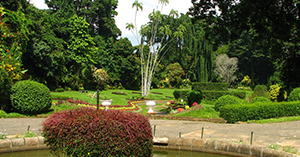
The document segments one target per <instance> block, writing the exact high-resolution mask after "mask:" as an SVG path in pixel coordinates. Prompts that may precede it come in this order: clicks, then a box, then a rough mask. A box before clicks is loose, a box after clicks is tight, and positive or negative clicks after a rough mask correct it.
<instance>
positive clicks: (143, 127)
mask: <svg viewBox="0 0 300 157" xmlns="http://www.w3.org/2000/svg"><path fill="white" fill-rule="evenodd" d="M42 131H43V133H42V134H43V137H45V140H46V143H47V145H49V146H50V148H51V151H52V153H54V154H57V153H64V154H66V155H67V156H88V155H89V156H141V157H144V156H151V154H152V147H153V137H152V131H151V125H150V123H149V120H148V118H147V117H145V116H142V115H140V114H136V113H130V112H122V111H116V110H108V111H104V110H96V109H94V108H88V107H83V108H77V109H75V110H64V111H61V112H55V113H53V114H52V115H50V116H49V117H48V118H47V119H46V120H45V121H44V123H43V130H42Z"/></svg>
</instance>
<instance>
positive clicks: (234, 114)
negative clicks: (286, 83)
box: [220, 101, 300, 123]
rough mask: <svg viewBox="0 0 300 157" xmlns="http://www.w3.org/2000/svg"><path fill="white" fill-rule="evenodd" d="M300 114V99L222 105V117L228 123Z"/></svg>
mask: <svg viewBox="0 0 300 157" xmlns="http://www.w3.org/2000/svg"><path fill="white" fill-rule="evenodd" d="M298 115H300V101H295V102H276V103H254V104H242V105H226V106H223V107H220V117H222V118H224V119H225V120H227V122H228V123H234V122H238V121H244V122H245V121H247V120H260V119H269V118H277V117H285V116H298Z"/></svg>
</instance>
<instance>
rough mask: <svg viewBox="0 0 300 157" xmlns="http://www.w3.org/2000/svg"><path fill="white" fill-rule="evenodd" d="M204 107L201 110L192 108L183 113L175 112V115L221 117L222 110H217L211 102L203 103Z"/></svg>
mask: <svg viewBox="0 0 300 157" xmlns="http://www.w3.org/2000/svg"><path fill="white" fill-rule="evenodd" d="M202 105H203V109H201V110H191V111H186V112H182V113H177V114H174V115H173V116H181V117H194V118H220V117H219V115H220V112H217V111H215V110H214V109H213V107H214V105H211V104H202Z"/></svg>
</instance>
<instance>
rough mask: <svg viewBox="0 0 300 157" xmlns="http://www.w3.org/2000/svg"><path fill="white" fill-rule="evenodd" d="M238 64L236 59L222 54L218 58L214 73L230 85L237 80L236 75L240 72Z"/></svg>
mask: <svg viewBox="0 0 300 157" xmlns="http://www.w3.org/2000/svg"><path fill="white" fill-rule="evenodd" d="M237 63H238V59H237V58H236V57H233V58H229V57H228V56H227V54H221V55H219V56H218V57H217V58H216V61H215V66H216V68H215V70H214V73H215V74H217V75H219V76H220V78H221V81H222V82H227V83H229V84H230V83H232V82H234V81H235V79H236V76H235V75H234V73H235V72H236V71H237V70H238V66H237Z"/></svg>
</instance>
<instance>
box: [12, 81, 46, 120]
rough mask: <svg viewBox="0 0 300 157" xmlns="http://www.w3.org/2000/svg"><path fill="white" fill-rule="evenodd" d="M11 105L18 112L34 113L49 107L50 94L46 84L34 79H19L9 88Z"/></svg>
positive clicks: (44, 110) (41, 111)
mask: <svg viewBox="0 0 300 157" xmlns="http://www.w3.org/2000/svg"><path fill="white" fill-rule="evenodd" d="M11 92H12V94H11V96H10V98H11V107H12V110H13V111H17V112H18V113H22V114H28V115H36V114H38V113H43V112H46V111H48V110H49V109H50V107H51V95H50V90H49V88H48V87H47V86H45V85H43V84H41V83H38V82H35V81H30V80H26V81H19V82H17V83H16V84H14V85H13V86H12V88H11Z"/></svg>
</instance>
